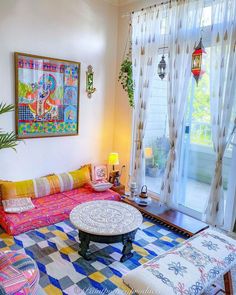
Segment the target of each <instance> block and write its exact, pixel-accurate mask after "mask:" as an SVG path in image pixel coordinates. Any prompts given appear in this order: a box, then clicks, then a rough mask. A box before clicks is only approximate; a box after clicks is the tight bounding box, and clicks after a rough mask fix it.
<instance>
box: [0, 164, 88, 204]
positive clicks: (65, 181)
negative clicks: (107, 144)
mask: <svg viewBox="0 0 236 295" xmlns="http://www.w3.org/2000/svg"><path fill="white" fill-rule="evenodd" d="M90 181H91V177H90V170H89V165H85V166H83V167H81V168H80V169H77V170H74V171H71V172H68V173H61V174H52V175H48V176H45V177H40V178H35V179H30V180H24V181H16V182H8V181H2V182H1V186H0V188H1V197H2V200H9V199H16V198H26V197H30V198H38V197H44V196H48V195H51V194H56V193H60V192H64V191H68V190H71V189H75V188H79V187H81V186H83V185H84V184H86V183H89V182H90Z"/></svg>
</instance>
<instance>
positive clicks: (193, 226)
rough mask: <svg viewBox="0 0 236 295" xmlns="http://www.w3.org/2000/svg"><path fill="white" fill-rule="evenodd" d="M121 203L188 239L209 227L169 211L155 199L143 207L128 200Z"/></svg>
mask: <svg viewBox="0 0 236 295" xmlns="http://www.w3.org/2000/svg"><path fill="white" fill-rule="evenodd" d="M122 202H125V203H126V204H129V205H132V206H134V207H135V208H137V209H138V210H139V211H140V212H141V213H143V214H144V216H147V217H149V218H153V219H155V220H157V221H158V222H160V223H162V224H164V225H166V226H167V227H170V228H171V229H175V230H177V231H179V232H182V233H184V234H185V235H187V236H190V237H191V236H193V235H195V234H197V233H198V232H200V231H202V230H204V229H206V228H208V227H209V226H208V224H206V223H205V222H202V221H200V220H197V219H195V218H193V217H191V216H188V215H186V214H184V213H181V212H179V211H176V210H173V209H170V208H168V207H167V206H166V205H164V204H161V203H160V202H159V201H158V200H155V199H152V202H151V203H150V204H149V205H147V206H145V207H144V206H140V205H138V204H137V203H135V202H134V201H133V200H129V199H128V198H123V199H122Z"/></svg>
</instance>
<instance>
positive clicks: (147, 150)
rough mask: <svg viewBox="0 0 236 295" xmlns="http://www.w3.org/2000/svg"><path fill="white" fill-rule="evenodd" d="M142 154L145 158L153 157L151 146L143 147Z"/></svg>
mask: <svg viewBox="0 0 236 295" xmlns="http://www.w3.org/2000/svg"><path fill="white" fill-rule="evenodd" d="M144 156H145V159H151V158H152V157H153V151H152V148H151V147H146V148H145V149H144Z"/></svg>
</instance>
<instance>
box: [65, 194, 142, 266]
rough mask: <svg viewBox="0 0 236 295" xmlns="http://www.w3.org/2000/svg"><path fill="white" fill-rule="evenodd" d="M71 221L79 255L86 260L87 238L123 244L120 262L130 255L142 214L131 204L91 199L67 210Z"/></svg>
mask: <svg viewBox="0 0 236 295" xmlns="http://www.w3.org/2000/svg"><path fill="white" fill-rule="evenodd" d="M70 221H71V223H72V224H73V225H74V226H75V227H76V228H78V230H79V239H80V250H79V254H80V255H81V256H82V257H84V258H85V259H87V260H88V259H89V253H88V249H89V243H90V241H93V242H98V243H107V244H109V243H117V242H122V243H123V245H124V246H123V250H122V257H121V259H120V261H121V262H124V261H126V260H127V259H129V258H131V257H132V256H133V253H132V252H131V251H132V249H133V247H132V242H133V240H134V238H135V234H136V231H137V229H138V227H139V226H140V225H141V224H142V222H143V217H142V214H141V213H140V212H139V211H138V210H137V209H136V208H134V207H133V206H130V205H128V204H125V203H123V202H117V201H106V200H103V201H91V202H86V203H82V204H80V205H78V206H77V207H75V208H74V209H73V210H72V211H71V213H70Z"/></svg>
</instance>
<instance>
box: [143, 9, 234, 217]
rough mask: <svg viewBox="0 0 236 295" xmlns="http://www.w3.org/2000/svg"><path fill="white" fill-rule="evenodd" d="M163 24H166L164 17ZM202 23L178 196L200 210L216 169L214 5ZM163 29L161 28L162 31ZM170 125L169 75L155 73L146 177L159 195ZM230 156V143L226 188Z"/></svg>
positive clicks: (225, 162) (225, 164)
mask: <svg viewBox="0 0 236 295" xmlns="http://www.w3.org/2000/svg"><path fill="white" fill-rule="evenodd" d="M163 26H165V20H164V21H163ZM201 26H202V37H203V43H204V45H205V47H206V52H207V54H206V55H205V60H204V66H205V73H204V75H203V76H202V78H201V80H200V81H199V83H198V86H197V85H196V83H195V82H194V79H193V78H192V82H191V83H190V86H189V97H188V108H187V110H186V115H185V122H184V124H185V136H184V137H183V143H182V151H181V163H180V171H179V181H180V182H181V186H180V187H181V190H180V196H179V198H178V199H179V205H180V206H183V207H186V208H189V209H191V210H193V211H196V212H199V213H203V212H204V210H205V206H206V202H207V200H208V197H209V193H210V185H211V180H212V176H213V173H214V169H215V153H214V151H213V144H212V134H211V110H210V56H211V48H210V47H209V43H210V42H209V40H210V32H211V31H210V29H211V28H210V27H211V7H207V6H206V7H205V8H204V10H203V16H202V21H201ZM164 31H165V30H162V33H163V35H164ZM196 41H198V40H196ZM163 42H164V36H163ZM163 46H164V44H163ZM161 56H162V54H159V56H158V59H157V62H159V61H160V60H161ZM165 58H166V61H167V65H168V56H167V55H166V56H165ZM156 69H157V65H156ZM168 129H169V128H168V111H167V80H166V78H164V79H163V80H161V79H160V78H159V77H158V75H157V73H156V75H155V78H154V83H153V88H152V91H151V97H150V106H149V109H148V118H147V124H146V131H145V139H144V142H145V164H146V166H145V180H146V184H147V186H148V189H149V190H150V191H152V192H153V193H155V194H157V195H158V194H160V191H161V184H162V179H163V175H164V171H165V165H166V161H167V157H168V152H169V140H168ZM231 157H232V146H229V148H228V150H227V153H226V154H225V157H224V160H223V181H224V189H225V190H226V189H227V179H228V173H229V169H230V164H231ZM206 163H207V165H206Z"/></svg>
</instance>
